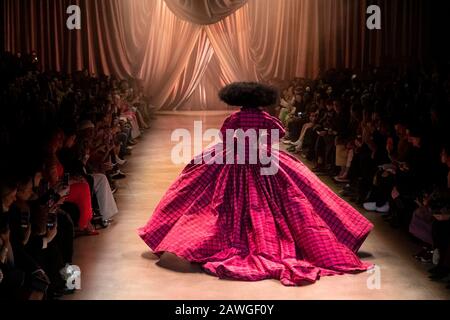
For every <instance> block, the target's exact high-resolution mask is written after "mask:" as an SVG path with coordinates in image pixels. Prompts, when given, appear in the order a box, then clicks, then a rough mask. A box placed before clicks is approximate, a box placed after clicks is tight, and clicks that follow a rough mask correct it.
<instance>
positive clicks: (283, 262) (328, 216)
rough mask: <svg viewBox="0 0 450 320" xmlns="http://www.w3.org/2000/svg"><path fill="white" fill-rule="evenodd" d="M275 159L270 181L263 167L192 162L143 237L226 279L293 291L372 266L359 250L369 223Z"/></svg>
mask: <svg viewBox="0 0 450 320" xmlns="http://www.w3.org/2000/svg"><path fill="white" fill-rule="evenodd" d="M208 152H212V151H211V150H207V151H205V153H208ZM274 155H275V156H277V157H278V159H279V162H278V163H279V164H278V165H279V168H278V173H277V174H275V175H268V176H264V175H261V171H260V169H261V166H260V165H248V164H247V165H237V164H235V165H221V164H210V163H208V164H205V163H203V164H195V163H194V161H193V162H192V163H191V164H190V165H188V166H187V167H186V168H185V170H184V171H183V172H182V174H181V176H180V177H179V178H178V179H177V180H176V182H175V183H174V184H173V185H172V186H171V187H170V189H169V190H168V192H167V194H166V195H165V196H164V197H163V199H162V200H161V202H160V204H159V205H158V207H157V208H156V210H155V212H154V214H153V216H152V217H151V219H150V221H149V222H148V224H147V225H146V226H145V227H143V228H141V229H139V235H140V237H141V238H142V239H143V240H144V241H145V243H146V244H147V245H148V246H149V247H150V248H151V249H152V250H153V252H154V253H156V254H158V255H160V254H162V253H164V252H170V253H173V254H175V255H177V256H179V257H181V258H183V259H186V260H188V261H191V262H194V263H199V264H202V266H203V268H204V270H205V271H206V272H208V273H211V274H212V275H215V276H218V277H220V278H224V279H236V280H244V281H257V280H263V279H279V280H280V281H281V282H282V283H283V284H284V285H287V286H294V285H302V284H305V283H311V282H315V281H316V280H318V279H319V278H320V276H331V275H337V274H343V273H353V272H361V271H364V270H367V269H368V268H370V267H371V265H370V264H367V263H363V262H362V261H361V260H360V259H359V258H358V257H357V255H356V252H357V251H358V250H359V248H360V247H361V245H362V243H363V242H364V240H365V239H366V237H367V236H368V234H369V233H370V231H371V230H372V228H373V225H372V224H371V223H370V222H369V221H368V220H367V219H366V218H365V217H364V216H362V215H361V214H360V213H359V212H358V211H356V210H355V209H354V208H353V207H351V206H350V205H349V204H348V203H347V202H345V201H344V200H342V199H341V198H339V197H338V196H337V195H336V194H335V193H333V191H331V190H330V189H329V188H328V187H327V186H326V185H325V184H323V183H322V182H321V181H320V179H319V178H317V176H315V175H314V174H313V173H312V172H311V171H310V170H309V169H308V168H307V167H306V166H305V165H304V164H302V163H301V162H299V161H298V160H297V159H295V158H293V157H291V156H290V155H288V154H286V153H284V152H282V151H279V152H278V151H277V152H275V153H274Z"/></svg>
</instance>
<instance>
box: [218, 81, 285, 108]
mask: <svg viewBox="0 0 450 320" xmlns="http://www.w3.org/2000/svg"><path fill="white" fill-rule="evenodd" d="M219 98H220V100H222V101H223V102H225V103H226V104H228V105H230V106H235V107H244V108H258V107H267V106H271V105H274V104H275V103H276V102H277V101H278V98H279V92H278V90H277V89H276V88H275V87H271V86H267V85H264V84H260V83H256V82H235V83H232V84H230V85H228V86H226V87H225V88H223V89H222V90H220V92H219Z"/></svg>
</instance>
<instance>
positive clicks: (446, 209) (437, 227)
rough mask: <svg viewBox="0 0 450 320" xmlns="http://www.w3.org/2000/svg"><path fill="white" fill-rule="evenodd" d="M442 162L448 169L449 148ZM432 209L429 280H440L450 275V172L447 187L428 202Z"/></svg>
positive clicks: (449, 165)
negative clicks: (434, 264)
mask: <svg viewBox="0 0 450 320" xmlns="http://www.w3.org/2000/svg"><path fill="white" fill-rule="evenodd" d="M441 157H442V162H443V163H444V164H445V165H446V166H447V168H448V169H450V147H449V146H448V145H447V146H446V147H444V148H443V150H442V155H441ZM429 201H430V206H431V207H432V213H433V222H432V239H433V246H434V260H435V261H434V262H435V263H437V266H436V267H434V268H432V269H431V270H430V273H431V276H430V278H431V279H433V280H440V279H443V278H445V277H446V276H448V275H449V274H450V256H449V254H450V171H447V186H446V188H442V189H441V190H440V193H439V194H438V195H436V196H434V197H433V198H431V199H430V200H429Z"/></svg>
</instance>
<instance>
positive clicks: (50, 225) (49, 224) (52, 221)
mask: <svg viewBox="0 0 450 320" xmlns="http://www.w3.org/2000/svg"><path fill="white" fill-rule="evenodd" d="M55 226H56V214H49V215H48V219H47V228H49V229H53V228H54V227H55Z"/></svg>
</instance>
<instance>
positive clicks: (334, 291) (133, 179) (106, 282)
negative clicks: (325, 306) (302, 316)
mask: <svg viewBox="0 0 450 320" xmlns="http://www.w3.org/2000/svg"><path fill="white" fill-rule="evenodd" d="M225 116H226V113H221V112H196V113H178V114H177V113H173V114H171V113H165V114H160V115H158V117H157V120H155V121H154V122H153V124H152V128H151V129H149V130H148V131H147V132H146V133H145V135H144V136H143V137H142V138H141V142H140V143H139V144H138V145H137V146H136V148H135V149H134V151H133V156H131V157H130V158H129V163H128V164H127V165H126V166H125V167H124V168H123V171H125V172H126V173H127V175H128V178H127V179H125V180H122V181H120V182H119V183H118V184H119V186H120V188H119V191H118V192H117V194H116V199H117V202H118V206H119V210H120V213H119V215H118V216H117V217H116V221H115V223H114V225H113V226H111V227H110V228H109V229H107V230H104V231H102V232H101V235H100V236H98V237H86V238H80V239H77V240H76V248H75V257H74V263H75V264H77V265H79V266H80V268H81V270H82V283H81V285H82V290H81V291H78V292H77V293H76V294H74V295H72V296H68V299H74V300H78V299H82V300H154V299H156V300H165V299H168V300H180V299H187V300H197V299H199V300H203V299H207V300H210V299H212V300H216V299H230V300H236V299H244V300H246V299H251V300H265V299H271V300H272V299H274V300H279V299H287V300H291V299H293V300H309V299H319V300H322V299H339V300H341V299H357V300H361V299H450V291H448V290H446V289H445V285H444V284H443V283H435V282H432V281H430V280H428V274H427V272H426V270H427V268H429V267H430V266H428V265H424V264H422V263H420V262H417V261H416V260H415V259H414V258H413V257H412V254H413V253H415V252H416V251H417V250H418V247H417V245H416V244H414V243H413V242H412V241H411V240H410V239H408V237H407V236H406V235H405V234H403V233H402V232H400V231H397V230H393V229H392V228H391V227H390V226H389V225H387V224H386V223H385V222H384V221H383V220H382V219H381V217H380V216H379V215H378V214H373V213H366V212H364V210H362V211H361V212H362V213H363V214H365V215H366V216H367V217H368V218H369V219H370V220H371V221H372V222H373V223H374V224H375V230H374V231H373V232H372V234H371V235H370V236H369V238H368V240H367V241H366V242H365V244H364V245H363V247H362V249H361V254H362V255H363V257H364V258H363V259H364V260H365V261H371V262H373V263H375V264H376V265H377V266H379V268H380V269H379V275H380V278H379V279H380V285H381V288H379V289H377V288H376V282H374V281H371V280H373V279H374V274H369V273H367V272H365V273H361V274H358V275H344V276H335V277H325V278H322V279H321V280H320V281H318V282H317V283H316V284H313V285H310V286H306V287H284V286H283V285H281V284H280V282H279V281H276V280H266V281H261V282H238V281H229V280H219V279H217V278H215V277H212V276H209V275H207V274H205V273H203V272H202V271H201V270H198V269H197V268H194V267H191V266H190V265H189V264H187V263H183V262H180V261H177V260H176V259H174V258H173V257H166V258H164V259H163V261H162V262H158V259H157V258H156V257H155V256H154V255H152V254H151V253H150V251H149V249H148V247H147V246H146V245H145V244H144V242H143V241H142V240H141V239H140V238H139V237H138V236H137V233H136V229H137V228H138V227H141V226H143V225H144V224H145V223H146V222H147V221H148V219H149V218H150V216H151V214H152V211H153V209H154V208H155V206H156V205H157V204H158V202H159V200H160V199H161V197H162V196H163V195H164V193H165V191H166V190H167V188H168V187H169V185H170V184H171V183H172V182H173V180H174V179H175V178H176V177H177V176H178V174H179V173H180V172H181V170H182V169H183V167H184V165H179V166H178V165H174V164H172V161H171V150H172V148H173V147H174V146H175V143H173V142H171V134H172V131H173V130H174V129H176V128H185V129H188V130H190V131H192V130H193V127H194V121H203V125H204V129H208V128H220V126H221V124H222V121H223V119H224V118H225ZM329 185H330V186H332V187H334V186H333V185H332V183H330V184H329ZM368 282H369V284H371V286H368Z"/></svg>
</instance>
